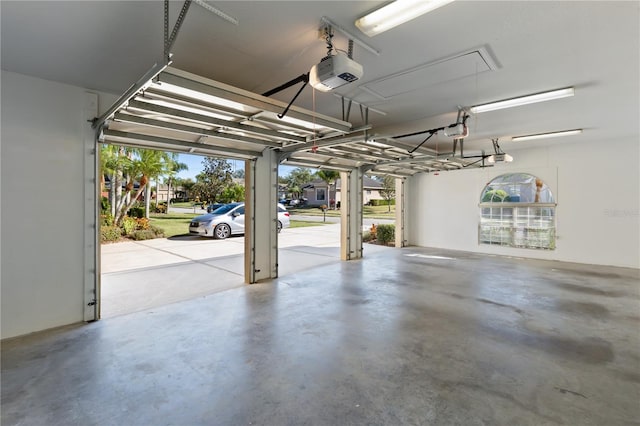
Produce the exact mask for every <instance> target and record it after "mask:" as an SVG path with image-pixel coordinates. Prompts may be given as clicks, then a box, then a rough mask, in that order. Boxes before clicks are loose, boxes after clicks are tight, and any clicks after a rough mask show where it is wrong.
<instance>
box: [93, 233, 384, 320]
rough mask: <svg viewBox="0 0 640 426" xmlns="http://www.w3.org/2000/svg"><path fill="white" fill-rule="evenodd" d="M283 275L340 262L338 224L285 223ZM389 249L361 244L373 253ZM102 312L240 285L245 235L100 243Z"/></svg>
mask: <svg viewBox="0 0 640 426" xmlns="http://www.w3.org/2000/svg"><path fill="white" fill-rule="evenodd" d="M278 246H279V253H278V263H279V268H278V271H279V275H280V276H281V277H283V276H286V275H287V274H291V273H293V272H298V271H302V270H305V269H308V268H313V267H316V266H321V265H324V264H329V263H335V262H340V224H325V225H321V226H313V227H305V228H287V229H284V230H283V231H282V232H281V233H280V234H279V236H278ZM379 250H393V248H389V247H381V246H376V245H371V244H365V246H364V251H365V255H366V254H367V253H369V254H371V253H373V252H376V251H379ZM101 271H102V274H101V300H102V304H101V316H102V318H110V317H114V316H117V315H123V314H127V313H132V312H138V311H143V310H148V309H153V308H155V307H159V306H164V305H167V304H169V303H174V302H179V301H182V300H189V299H193V298H196V297H204V296H206V295H209V294H212V293H216V292H219V291H225V290H229V289H232V288H236V287H240V286H243V285H245V284H244V237H242V236H239V237H231V238H228V239H226V240H214V239H209V238H204V237H197V236H191V235H185V236H176V237H171V238H159V239H154V240H146V241H128V242H122V243H115V244H105V245H102V247H101Z"/></svg>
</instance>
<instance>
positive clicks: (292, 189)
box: [281, 167, 315, 198]
mask: <svg viewBox="0 0 640 426" xmlns="http://www.w3.org/2000/svg"><path fill="white" fill-rule="evenodd" d="M314 176H315V173H313V172H312V171H311V169H307V168H306V167H297V168H295V169H293V170H291V171H290V172H289V174H288V175H287V176H285V177H284V178H282V181H281V183H284V184H286V185H287V189H288V192H289V193H290V194H291V196H292V197H293V198H300V196H302V187H303V186H304V185H306V184H308V183H309V182H311V181H312V180H313V178H314Z"/></svg>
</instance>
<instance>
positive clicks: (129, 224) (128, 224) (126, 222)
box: [122, 216, 138, 235]
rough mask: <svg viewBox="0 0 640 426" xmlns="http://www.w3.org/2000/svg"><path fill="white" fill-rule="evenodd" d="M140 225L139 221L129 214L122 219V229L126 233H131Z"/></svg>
mask: <svg viewBox="0 0 640 426" xmlns="http://www.w3.org/2000/svg"><path fill="white" fill-rule="evenodd" d="M137 227H138V221H137V220H136V219H135V218H133V217H129V216H125V217H124V218H123V219H122V231H123V234H124V235H131V234H132V233H133V231H135V230H136V228H137Z"/></svg>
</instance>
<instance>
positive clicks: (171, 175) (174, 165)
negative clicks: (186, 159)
mask: <svg viewBox="0 0 640 426" xmlns="http://www.w3.org/2000/svg"><path fill="white" fill-rule="evenodd" d="M184 170H189V166H187V165H186V164H185V163H180V162H178V161H173V162H171V164H170V165H169V170H168V171H167V175H168V176H167V179H166V183H167V198H168V200H167V213H169V205H170V204H171V184H172V183H175V182H176V177H175V176H176V174H178V173H180V172H182V171H184Z"/></svg>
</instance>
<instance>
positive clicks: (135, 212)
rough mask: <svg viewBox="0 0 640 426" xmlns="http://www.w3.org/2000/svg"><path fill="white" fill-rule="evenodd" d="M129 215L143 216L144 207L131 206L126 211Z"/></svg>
mask: <svg viewBox="0 0 640 426" xmlns="http://www.w3.org/2000/svg"><path fill="white" fill-rule="evenodd" d="M127 216H129V217H144V207H138V206H136V207H131V208H130V209H129V211H128V212H127Z"/></svg>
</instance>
